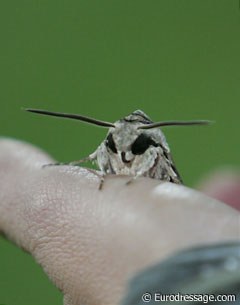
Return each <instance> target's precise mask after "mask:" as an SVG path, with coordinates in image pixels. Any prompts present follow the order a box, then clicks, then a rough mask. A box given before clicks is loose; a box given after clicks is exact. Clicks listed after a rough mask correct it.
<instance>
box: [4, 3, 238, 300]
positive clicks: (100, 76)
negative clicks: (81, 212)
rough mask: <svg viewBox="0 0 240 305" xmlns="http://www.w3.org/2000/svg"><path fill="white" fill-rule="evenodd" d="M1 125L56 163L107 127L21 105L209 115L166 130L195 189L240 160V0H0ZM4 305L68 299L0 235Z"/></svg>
mask: <svg viewBox="0 0 240 305" xmlns="http://www.w3.org/2000/svg"><path fill="white" fill-rule="evenodd" d="M0 32H1V35H0V37H1V47H0V60H1V70H0V103H1V112H0V127H1V134H2V135H3V136H9V137H13V138H17V139H22V140H25V141H29V142H31V143H33V144H35V145H37V146H39V147H41V148H43V149H45V150H46V151H48V152H49V153H50V154H51V155H52V156H54V157H55V158H56V159H57V160H61V161H70V160H75V159H79V158H81V157H84V156H87V155H88V154H89V153H91V152H92V151H93V150H94V149H95V148H96V146H97V145H98V144H99V143H100V142H101V141H102V139H103V138H104V136H105V133H106V130H104V129H101V128H96V127H94V126H90V125H85V124H82V123H78V122H73V121H67V120H59V119H58V120H57V119H53V118H50V117H40V116H39V117H38V116H36V115H32V114H28V113H25V112H23V111H21V110H20V109H21V107H35V108H43V109H44V108H45V109H49V110H53V111H62V112H73V113H81V114H85V115H88V116H92V117H96V118H99V119H103V120H108V121H115V120H117V119H119V118H120V117H123V116H125V115H126V114H128V113H130V112H132V111H133V110H136V109H142V110H144V111H145V112H146V113H147V114H148V115H149V116H150V117H151V118H152V119H153V120H155V121H156V120H174V119H179V120H180V119H211V120H215V121H216V124H215V125H213V126H210V127H195V128H194V127H192V128H190V127H189V128H169V129H167V128H165V129H164V130H165V134H166V136H167V139H168V142H169V144H170V147H171V149H172V153H173V157H174V159H175V161H176V164H177V167H178V169H179V171H180V173H181V174H182V177H183V179H184V181H185V183H186V184H187V185H190V186H193V185H194V184H195V183H196V182H197V180H198V179H199V177H201V176H202V175H203V174H204V173H206V172H208V171H211V170H212V169H214V168H216V167H218V166H222V165H232V166H238V165H239V152H240V149H239V148H240V147H239V135H238V131H239V112H240V106H239V101H240V10H239V3H238V0H208V1H207V0H198V1H191V0H182V1H179V0H155V1H142V0H133V1H125V0H122V1H110V0H102V1H98V0H92V1H89V0H70V1H66V0H61V1H56V0H21V1H19V0H12V1H1V4H0ZM0 274H1V275H0V304H6V305H32V304H34V305H38V304H39V305H42V304H51V305H53V304H61V303H62V295H61V293H60V292H58V291H57V289H56V288H55V287H54V286H53V285H52V284H51V283H50V282H49V280H48V279H47V276H46V275H45V274H44V273H43V272H42V271H41V268H40V267H39V266H38V265H37V264H36V263H35V262H34V260H33V259H32V258H31V257H30V256H29V255H28V254H25V253H23V251H22V250H19V249H17V248H16V247H15V246H13V245H12V244H10V243H9V242H7V241H5V240H4V239H3V238H1V239H0Z"/></svg>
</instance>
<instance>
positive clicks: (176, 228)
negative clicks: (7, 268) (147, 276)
mask: <svg viewBox="0 0 240 305" xmlns="http://www.w3.org/2000/svg"><path fill="white" fill-rule="evenodd" d="M52 162H54V161H53V160H52V159H51V158H50V157H49V156H48V155H47V154H46V153H44V152H42V151H41V150H39V149H37V148H35V147H33V146H31V145H29V144H26V143H23V142H20V141H15V140H10V139H2V140H0V231H2V232H3V233H4V234H5V235H6V236H7V237H8V238H9V239H11V240H12V241H13V242H14V243H16V245H18V246H19V247H22V248H23V249H25V250H26V251H28V252H29V253H30V254H32V255H33V256H34V257H35V259H36V260H37V262H38V263H39V264H40V265H41V266H42V267H43V269H44V270H45V272H46V273H47V274H48V276H49V277H50V279H51V280H52V281H53V282H54V283H55V285H56V286H57V287H58V288H59V289H60V290H61V291H62V292H63V294H64V302H65V303H64V304H65V305H80V304H84V305H101V304H104V305H110V304H111V305H115V304H116V305H117V304H119V302H120V300H121V298H122V296H123V295H124V293H125V292H126V286H127V282H128V280H129V279H130V278H131V277H132V276H133V275H134V274H135V273H136V272H137V271H140V270H142V269H144V268H146V267H148V266H151V265H152V264H154V263H157V262H159V261H161V260H163V259H164V258H166V257H167V256H169V255H170V254H173V253H174V252H176V251H178V250H181V249H183V248H186V247H191V246H195V245H203V244H209V243H215V242H223V241H232V240H239V238H240V218H239V212H238V211H237V210H235V209H233V208H231V207H230V206H228V205H226V204H224V203H221V202H219V201H217V200H214V199H212V198H210V197H207V196H205V195H204V194H202V193H200V192H197V191H195V190H193V189H190V188H187V187H185V186H181V185H176V184H173V183H167V182H160V181H158V180H153V179H148V178H139V179H137V180H136V181H134V182H133V183H131V184H129V185H126V182H127V181H129V177H120V176H107V177H106V178H105V181H104V185H103V188H102V190H99V189H98V186H99V178H98V177H97V176H96V175H95V174H94V173H93V172H92V171H88V170H87V169H83V168H80V167H73V166H51V167H44V168H42V165H44V164H48V163H52Z"/></svg>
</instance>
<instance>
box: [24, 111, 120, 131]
mask: <svg viewBox="0 0 240 305" xmlns="http://www.w3.org/2000/svg"><path fill="white" fill-rule="evenodd" d="M24 110H26V111H29V112H33V113H37V114H43V115H50V116H56V117H61V118H68V119H74V120H79V121H83V122H86V123H90V124H94V125H98V126H102V127H115V125H114V124H113V123H109V122H104V121H99V120H96V119H93V118H89V117H87V116H83V115H79V114H71V113H60V112H52V111H47V110H41V109H32V108H25V109H24Z"/></svg>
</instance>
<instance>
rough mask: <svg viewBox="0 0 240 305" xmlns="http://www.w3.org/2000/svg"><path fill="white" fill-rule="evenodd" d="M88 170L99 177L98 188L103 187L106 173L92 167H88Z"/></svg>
mask: <svg viewBox="0 0 240 305" xmlns="http://www.w3.org/2000/svg"><path fill="white" fill-rule="evenodd" d="M87 170H88V171H89V172H90V173H92V174H93V175H95V176H97V177H98V178H99V180H100V182H99V185H98V189H99V191H100V190H101V189H102V188H103V184H104V177H105V174H104V173H98V172H96V171H95V170H94V169H91V168H88V169H87Z"/></svg>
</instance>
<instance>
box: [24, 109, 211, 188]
mask: <svg viewBox="0 0 240 305" xmlns="http://www.w3.org/2000/svg"><path fill="white" fill-rule="evenodd" d="M26 110H27V111H30V112H34V113H38V114H43V115H50V116H57V117H64V118H71V119H77V120H80V121H84V122H87V123H90V124H94V125H98V126H102V127H108V128H109V131H108V133H107V136H106V138H105V139H104V141H103V142H102V143H101V144H100V145H99V146H98V148H97V149H96V151H95V152H94V153H92V154H91V155H89V156H88V157H87V158H86V159H83V160H84V161H85V160H90V161H95V162H96V163H97V165H98V167H99V169H100V171H101V174H102V175H105V174H116V175H129V176H131V177H133V178H137V177H140V176H144V177H150V178H153V179H159V180H163V181H170V182H173V183H177V184H181V183H182V179H181V177H180V175H179V173H178V171H177V169H176V166H175V164H174V162H173V159H172V156H171V153H170V149H169V146H168V144H167V142H166V138H165V136H164V134H163V132H162V131H161V129H160V128H159V127H162V126H172V125H178V126H179V125H183V126H186V125H206V124H209V121H203V120H201V121H187V122H182V121H169V122H158V123H154V122H152V121H151V119H150V118H149V117H148V116H147V115H146V114H145V113H144V112H143V111H141V110H136V111H134V112H133V113H131V114H130V115H128V116H126V117H124V118H123V119H120V120H118V121H116V122H115V123H109V122H104V121H99V120H96V119H92V118H89V117H85V116H81V115H75V114H66V113H58V112H50V111H46V110H38V109H26ZM81 161H82V160H79V161H76V162H73V163H74V164H79V163H80V162H81ZM73 163H70V164H73Z"/></svg>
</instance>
